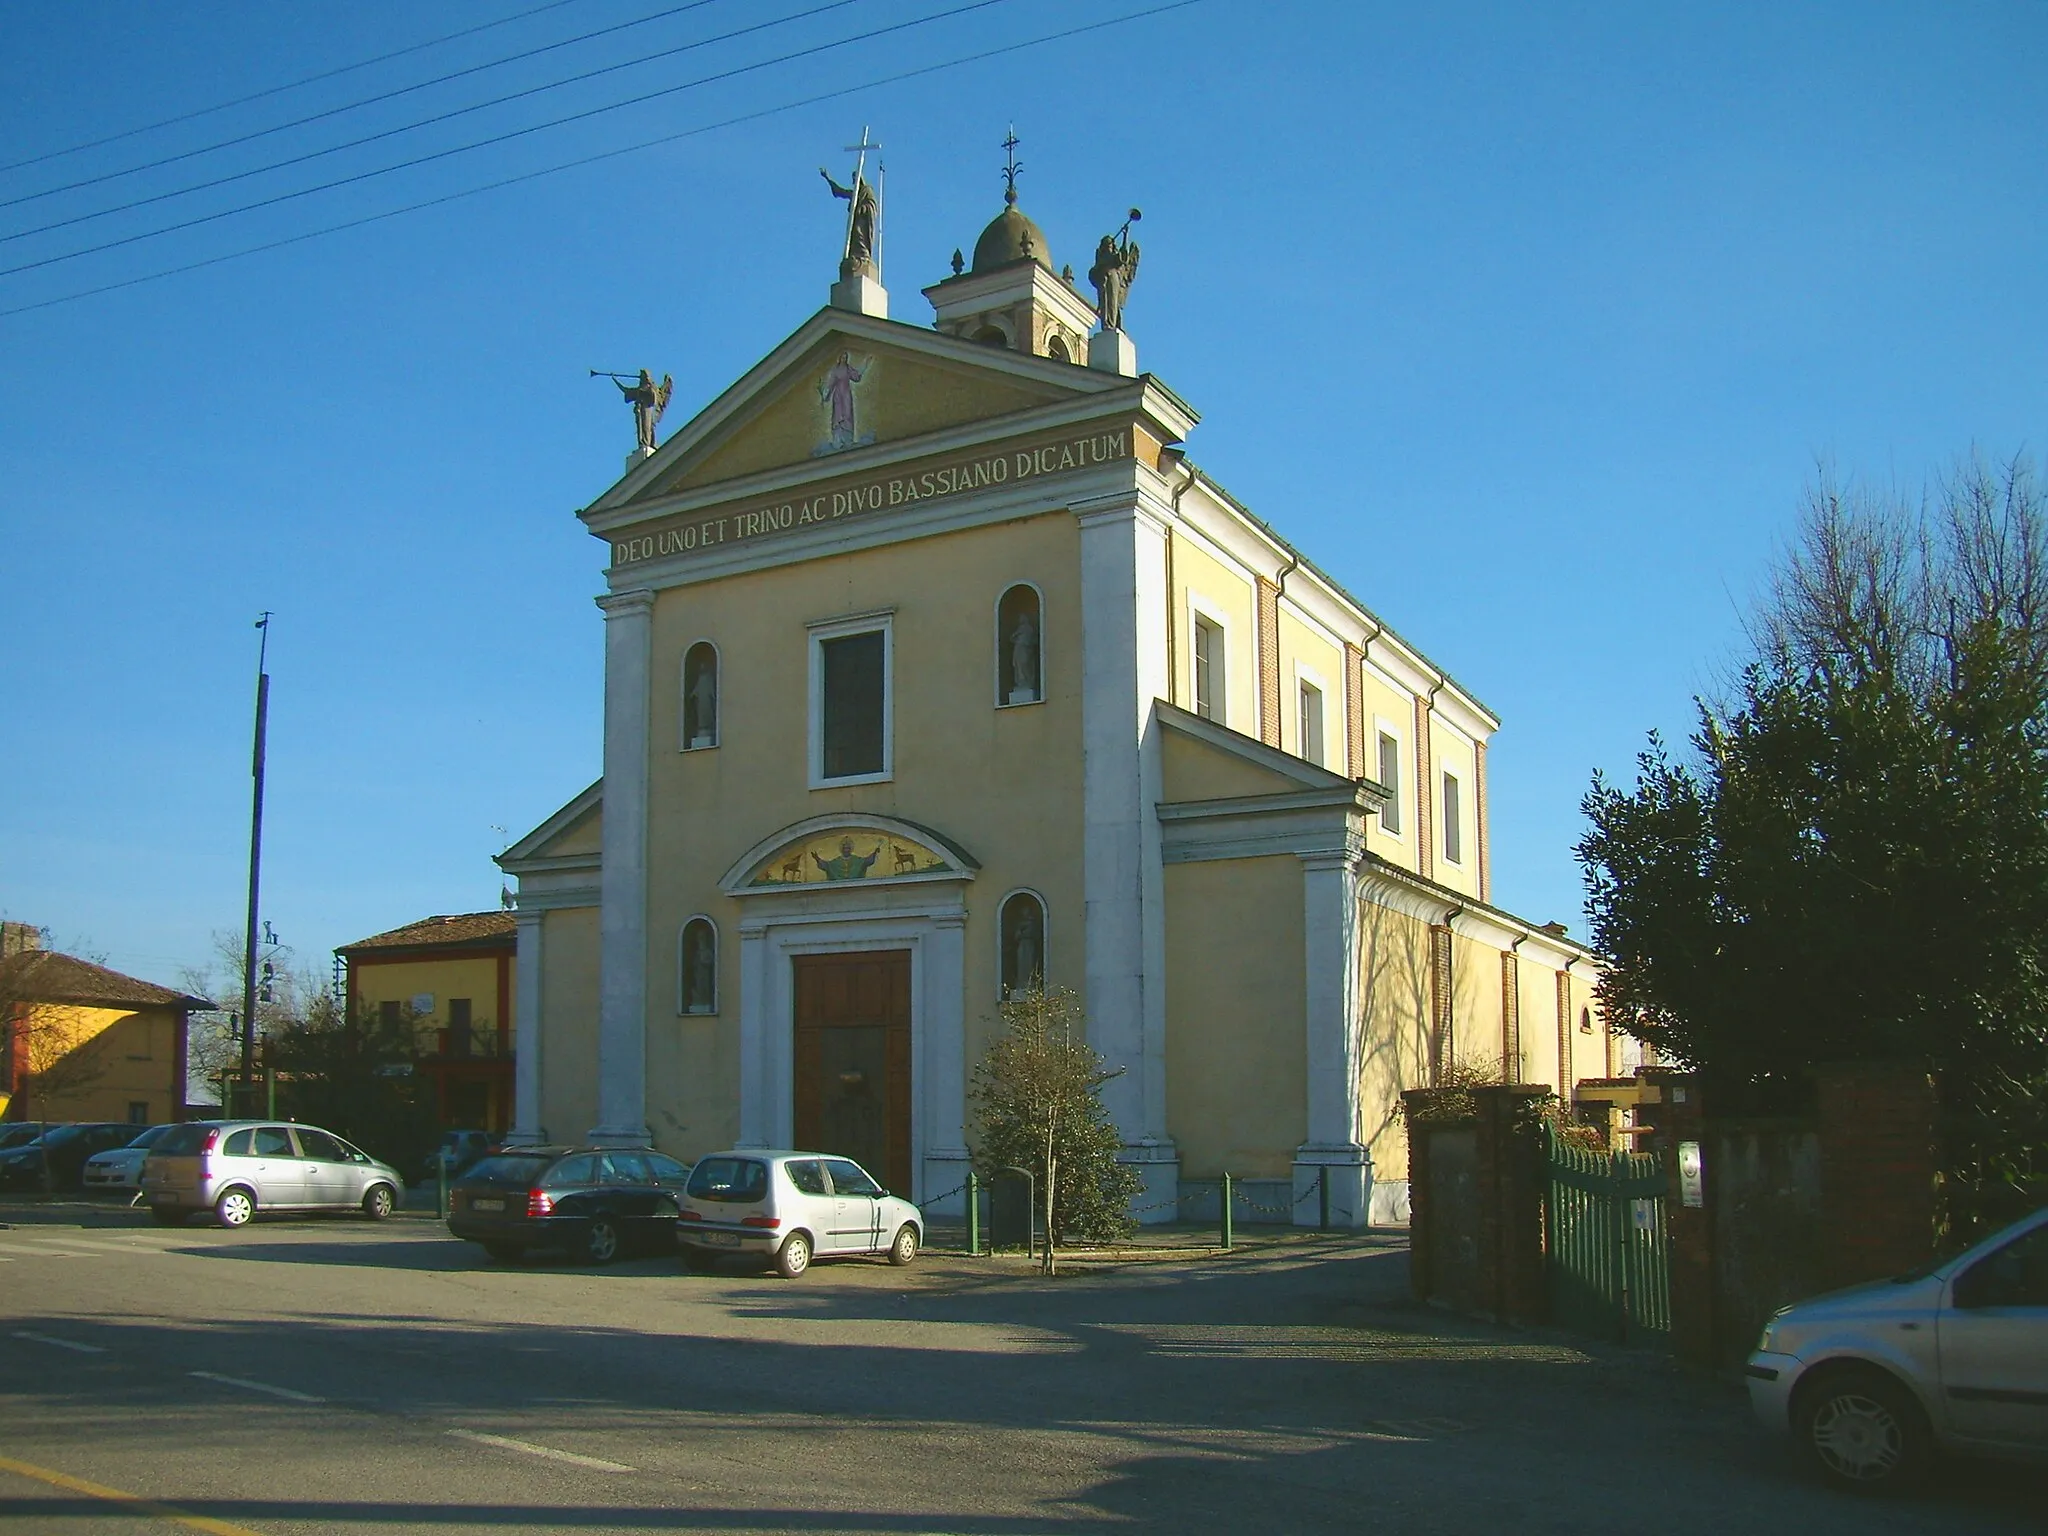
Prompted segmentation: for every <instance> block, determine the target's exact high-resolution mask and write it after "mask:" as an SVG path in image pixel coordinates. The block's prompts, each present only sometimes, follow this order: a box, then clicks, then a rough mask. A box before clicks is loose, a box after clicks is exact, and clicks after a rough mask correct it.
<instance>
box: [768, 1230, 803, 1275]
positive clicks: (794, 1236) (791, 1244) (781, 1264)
mask: <svg viewBox="0 0 2048 1536" xmlns="http://www.w3.org/2000/svg"><path fill="white" fill-rule="evenodd" d="M810 1267H811V1240H810V1239H809V1238H808V1237H805V1236H804V1235H803V1233H801V1232H792V1233H790V1234H789V1236H788V1237H787V1238H785V1239H784V1240H783V1244H782V1246H781V1247H780V1248H779V1249H777V1250H776V1253H775V1272H776V1273H777V1274H778V1275H780V1276H782V1278H783V1279H785V1280H794V1279H796V1278H797V1277H798V1276H799V1275H801V1274H802V1273H803V1272H804V1271H805V1270H807V1269H809V1268H810Z"/></svg>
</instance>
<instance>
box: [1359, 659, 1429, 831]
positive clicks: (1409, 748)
mask: <svg viewBox="0 0 2048 1536" xmlns="http://www.w3.org/2000/svg"><path fill="white" fill-rule="evenodd" d="M1363 671H1364V678H1365V776H1366V777H1367V778H1369V779H1373V780H1377V779H1378V778H1379V776H1380V732H1381V731H1382V730H1391V731H1393V733H1394V735H1395V736H1396V738H1398V739H1399V741H1400V743H1401V782H1400V784H1399V785H1398V786H1388V787H1390V788H1397V789H1398V791H1399V795H1400V802H1401V804H1400V826H1401V831H1400V834H1399V835H1398V836H1396V835H1395V834H1392V833H1390V832H1388V831H1387V829H1386V827H1385V825H1384V824H1383V819H1382V818H1381V817H1378V816H1373V817H1369V818H1368V819H1367V821H1366V828H1365V845H1366V847H1367V848H1369V849H1370V850H1371V851H1372V852H1374V853H1376V854H1378V855H1379V856H1380V857H1381V858H1383V859H1385V860H1386V861H1387V862H1388V863H1389V864H1392V865H1394V866H1396V867H1397V868H1400V869H1406V870H1411V871H1412V870H1414V869H1416V868H1417V865H1416V862H1415V827H1416V805H1415V782H1414V780H1415V700H1414V699H1413V698H1412V697H1411V696H1410V695H1409V694H1407V693H1405V692H1403V691H1401V690H1400V689H1397V688H1393V687H1391V686H1389V685H1388V684H1387V683H1386V681H1385V680H1384V679H1382V678H1381V677H1380V675H1379V673H1378V672H1377V671H1376V670H1375V669H1374V668H1372V667H1366V668H1364V669H1363Z"/></svg>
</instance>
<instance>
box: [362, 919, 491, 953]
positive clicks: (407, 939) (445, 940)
mask: <svg viewBox="0 0 2048 1536" xmlns="http://www.w3.org/2000/svg"><path fill="white" fill-rule="evenodd" d="M517 927H518V924H517V921H516V920H515V919H514V917H513V916H512V914H511V913H510V912H457V913H454V914H452V915H451V916H447V917H423V918H421V919H420V920H419V921H418V922H416V923H407V924H406V925H405V926H404V927H403V928H393V929H392V930H391V931H390V932H388V933H373V934H371V935H370V936H369V937H368V938H367V939H357V940H356V941H355V943H353V944H344V945H342V946H341V948H339V949H337V950H336V951H335V953H336V954H338V955H352V954H355V953H356V952H358V951H359V950H366V949H429V948H441V947H443V946H446V947H450V948H453V947H457V946H460V947H463V948H469V949H495V948H496V947H497V943H496V941H498V940H501V939H510V938H511V937H512V936H513V934H514V932H515V931H516V930H517Z"/></svg>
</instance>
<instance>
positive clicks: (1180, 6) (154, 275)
mask: <svg viewBox="0 0 2048 1536" xmlns="http://www.w3.org/2000/svg"><path fill="white" fill-rule="evenodd" d="M1201 3H1202V0H1167V3H1166V4H1164V5H1155V6H1151V7H1149V8H1148V9H1146V10H1142V11H1130V12H1127V13H1126V14H1124V15H1122V16H1111V17H1108V18H1106V19H1105V20H1102V21H1091V22H1087V23H1084V24H1083V25H1081V26H1078V27H1068V28H1067V29H1066V30H1064V31H1061V32H1048V33H1046V34H1045V35H1044V36H1042V37H1033V38H1027V39H1025V40H1024V41H1023V42H1021V43H1006V44H1004V45H1003V46H1001V47H999V48H988V49H984V50H983V51H982V52H980V53H969V54H962V55H961V56H960V57H959V58H956V59H947V60H944V61H942V62H940V63H937V64H925V65H922V66H920V67H919V68H917V69H906V70H904V71H902V72H901V73H899V74H894V75H883V76H881V77H880V78H878V79H874V80H867V81H863V82H862V83H861V84H859V85H848V86H842V87H840V88H839V89H838V90H832V91H823V92H820V93H819V94H818V95H815V96H806V97H803V98H802V99H801V100H798V101H786V102H783V103H782V104H781V105H780V106H774V107H762V108H760V109H759V110H757V111H753V112H743V113H741V114H740V115H739V116H737V117H728V118H724V119H722V120H721V121H719V122H715V123H705V124H704V125H702V126H701V127H697V128H685V129H683V130H681V131H680V132H678V133H665V134H662V135H660V136H659V137H657V138H652V139H642V140H641V141H640V142H638V143H637V144H627V145H625V146H623V147H622V148H619V149H607V150H601V151H599V152H598V153H597V154H594V155H584V156H581V157H579V158H578V159H575V160H565V161H563V162H562V163H561V164H559V165H550V166H545V167H543V168H542V169H540V170H537V171H523V172H521V173H520V174H519V175H517V176H506V177H503V178H501V179H499V180H497V181H491V182H486V183H484V184H483V185H481V186H476V187H465V188H463V189H462V190H461V191H459V192H444V193H442V194H441V195H440V196H439V197H430V198H426V199H424V200H422V201H420V202H417V203H407V204H406V205H405V206H403V207H400V208H387V209H386V210H384V212H382V213H367V214H364V215H363V216H362V217H360V218H355V219H345V220H343V221H342V222H341V223H339V224H328V225H325V226H323V227H322V228H320V229H310V230H306V231H304V232H303V233H300V234H296V235H286V236H285V237H284V238H282V239H279V240H266V241H264V242H263V243H262V244H261V245H251V246H245V247H244V248H243V249H241V250H239V251H227V252H224V253H223V254H221V255H219V256H208V257H205V258H203V259H201V260H199V261H189V262H186V263H185V264H184V265H183V266H177V267H166V268H164V269H163V270H162V271H159V272H145V273H144V274H143V275H142V276H140V277H125V278H122V279H121V280H120V281H119V282H113V283H102V284H100V285H99V286H98V287H96V288H82V289H80V290H78V291H77V292H76V293H65V294H59V295H58V296H57V297H56V298H53V299H38V300H37V301H36V302H35V303H33V304H17V305H16V306H15V307H14V308H12V309H0V320H4V319H7V318H8V317H10V316H13V315H26V314H29V313H31V312H33V311H35V310H39V309H50V308H53V307H55V306H56V305H59V304H73V303H76V302H77V301H78V300H80V299H91V298H97V297H98V296H99V295H101V294H103V293H116V292H119V291H120V290H121V289H123V288H135V287H139V286H140V285H141V284H144V283H154V282H160V281H162V280H163V279H164V278H167V277H182V276H183V275H184V274H185V273H187V272H197V271H199V270H200V269H202V268H204V267H214V266H219V265H220V264H221V263H223V262H229V261H240V260H241V259H242V258H243V257H245V256H260V255H263V254H264V253H265V252H267V251H275V250H281V249H283V248H284V247H285V246H288V245H301V244H303V243H305V242H306V241H308V240H318V239H320V238H322V237H323V236H326V235H338V234H341V233H343V232H344V231H346V230H351V229H361V228H362V227H363V226H364V225H366V224H378V223H382V222H383V221H384V220H386V219H395V218H398V217H400V216H401V215H403V214H408V213H419V212H421V211H422V210H424V209H428V208H439V207H441V206H442V205H444V204H447V203H454V202H460V201H462V200H463V199H464V198H470V197H480V196H482V195H483V194H484V193H486V192H496V191H499V190H501V189H502V188H505V187H513V186H517V185H519V184H520V183H521V182H526V181H538V180H540V179H541V178H542V177H543V176H555V175H559V174H560V173H561V172H563V171H573V170H578V169H580V168H581V167H583V166H586V165H595V164H597V163H598V162H599V161H602V160H615V159H617V158H618V157H619V156H621V155H630V154H636V153H638V152H639V151H641V150H643V149H654V148H657V147H659V146H661V145H663V144H674V143H677V142H679V141H680V140H683V139H694V138H697V137H700V136H701V135H703V134H707V133H715V132H717V131H718V130H720V129H723V128H736V127H738V126H739V125H740V124H742V123H751V122H757V121H759V120H760V119H762V118H766V117H776V116H779V115H780V114H782V113H785V112H796V111H800V110H802V109H803V108H805V107H814V106H817V105H819V104H820V103H821V102H827V101H837V100H839V99H841V98H842V97H846V96H855V95H858V94H859V93H860V92H862V91H874V90H880V89H882V88H883V87H884V86H890V85H899V84H901V83H902V82H903V81H905V80H915V79H917V78H919V77H920V76H923V75H932V74H938V73H940V72H941V71H944V70H948V69H958V68H961V67H962V66H965V65H968V64H979V63H981V62H983V61H984V60H987V59H996V58H1001V57H1003V56H1004V55H1005V54H1011V53H1021V52H1022V51H1023V50H1025V49H1027V48H1037V47H1040V46H1042V45H1044V44H1046V43H1057V42H1063V41H1065V40H1066V39H1067V38H1070V37H1081V36H1084V35H1086V34H1087V33H1090V32H1100V31H1101V30H1103V29H1104V28H1105V27H1118V26H1122V25H1124V24H1125V23H1126V22H1132V21H1143V20H1145V19H1146V18H1147V17H1151V16H1161V15H1164V14H1166V13H1167V12H1168V11H1183V10H1186V9H1187V8H1188V7H1190V6H1194V5H1200V4H1201Z"/></svg>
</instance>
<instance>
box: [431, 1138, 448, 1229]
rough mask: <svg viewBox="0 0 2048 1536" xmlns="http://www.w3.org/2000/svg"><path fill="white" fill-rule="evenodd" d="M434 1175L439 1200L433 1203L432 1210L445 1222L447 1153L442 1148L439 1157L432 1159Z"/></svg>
mask: <svg viewBox="0 0 2048 1536" xmlns="http://www.w3.org/2000/svg"><path fill="white" fill-rule="evenodd" d="M434 1173H435V1176H436V1178H437V1179H438V1181H439V1183H440V1186H441V1194H440V1198H439V1199H437V1200H436V1201H435V1202H434V1209H435V1210H436V1211H438V1212H440V1214H441V1219H442V1220H443V1221H446V1220H447V1219H448V1152H447V1149H446V1148H443V1149H442V1151H441V1153H440V1155H439V1156H437V1157H436V1158H435V1159H434Z"/></svg>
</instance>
